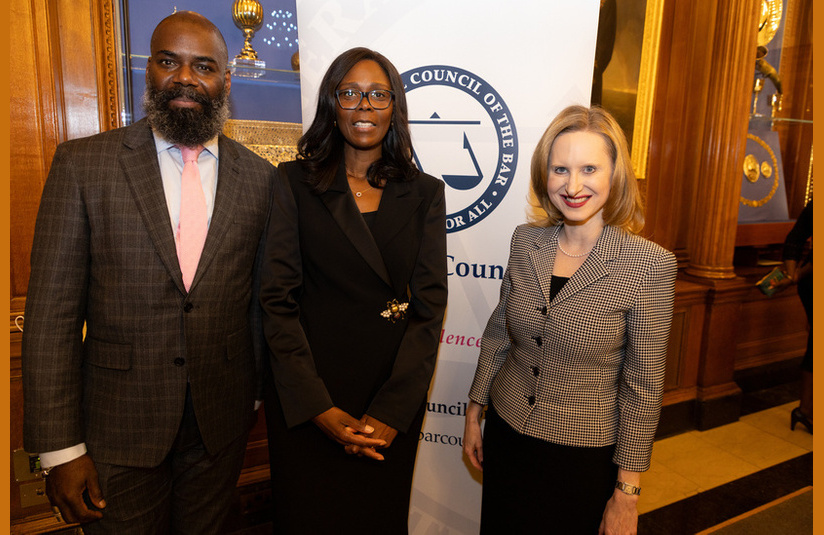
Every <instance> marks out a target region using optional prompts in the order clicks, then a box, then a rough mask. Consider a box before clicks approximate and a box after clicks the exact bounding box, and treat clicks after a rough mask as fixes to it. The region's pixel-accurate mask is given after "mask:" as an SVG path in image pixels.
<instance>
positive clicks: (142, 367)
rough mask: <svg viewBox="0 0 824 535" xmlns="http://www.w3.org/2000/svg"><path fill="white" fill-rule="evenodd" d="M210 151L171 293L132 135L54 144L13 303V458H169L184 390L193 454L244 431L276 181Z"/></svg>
mask: <svg viewBox="0 0 824 535" xmlns="http://www.w3.org/2000/svg"><path fill="white" fill-rule="evenodd" d="M218 150H219V163H218V182H217V191H216V194H215V206H214V211H213V214H212V220H211V224H210V227H209V233H208V236H207V238H206V243H205V245H204V250H203V253H202V255H201V259H200V263H199V265H198V268H197V273H196V274H195V277H194V280H193V282H192V286H191V288H190V291H189V292H188V293H187V292H186V291H185V289H184V286H183V282H182V277H181V273H180V267H179V264H178V260H177V254H176V251H175V242H174V236H173V232H172V227H171V222H170V220H169V213H168V209H167V207H166V198H165V195H164V191H163V185H162V182H161V178H160V169H159V166H158V160H157V153H156V149H155V144H154V139H153V137H152V132H151V129H150V128H149V126H148V124H147V123H146V122H145V121H140V122H138V123H136V124H134V125H132V126H128V127H125V128H119V129H116V130H112V131H109V132H104V133H102V134H98V135H95V136H92V137H88V138H84V139H77V140H73V141H68V142H66V143H63V144H61V145H60V146H59V147H58V148H57V152H56V153H55V156H54V160H53V162H52V166H51V170H50V172H49V177H48V179H47V181H46V184H45V188H44V190H43V196H42V200H41V204H40V210H39V212H38V216H37V223H36V228H35V239H34V245H33V249H32V257H31V279H30V281H29V290H28V295H27V300H26V316H25V317H26V322H25V332H24V333H23V388H24V397H25V403H24V414H25V416H24V443H25V445H26V449H27V450H29V451H36V452H37V451H54V450H58V449H62V448H66V447H69V446H72V445H75V444H78V443H81V442H84V441H85V442H86V445H87V447H88V449H89V453H90V454H91V456H92V457H93V458H94V459H95V460H96V461H99V462H105V463H110V464H118V465H125V466H143V467H150V466H155V465H157V464H159V463H160V462H161V460H162V459H163V458H164V457H165V456H166V454H167V453H168V452H169V451H170V449H171V447H172V443H173V441H174V439H175V435H176V433H177V430H178V426H179V424H180V421H181V417H182V415H183V406H184V401H185V395H186V388H187V384H189V385H190V386H191V392H192V399H193V403H194V409H195V413H196V417H197V421H198V426H199V428H200V432H201V435H202V437H203V442H204V444H205V445H206V448H207V450H208V451H209V452H215V451H217V450H219V449H221V448H222V447H224V446H225V445H227V444H228V443H229V442H231V441H232V440H233V439H235V438H237V437H238V436H240V435H241V433H244V432H246V431H248V429H249V426H250V425H251V423H252V418H253V416H254V412H253V406H254V400H255V397H256V394H257V392H256V389H257V388H258V386H259V385H258V383H257V381H258V377H259V374H257V372H256V369H260V366H261V365H262V362H263V359H262V353H261V352H259V351H256V350H260V349H262V347H263V345H262V343H261V342H262V339H261V340H258V339H257V337H256V336H253V333H254V334H256V335H258V336H261V337H262V334H260V332H261V330H260V328H259V327H257V326H254V325H253V323H254V322H259V321H260V314H259V311H260V308H259V306H258V301H257V297H256V295H255V291H256V290H255V289H254V288H253V280H255V279H256V270H257V266H258V264H257V261H256V257H257V255H258V252H259V249H261V244H262V239H263V235H264V229H265V227H266V224H267V217H268V212H269V206H270V200H271V193H272V186H273V184H274V179H275V176H276V171H275V168H274V167H273V166H272V165H271V164H269V163H268V162H266V161H265V160H263V159H261V158H260V157H258V156H256V155H254V154H253V153H251V152H250V151H248V150H247V149H245V148H244V147H242V146H241V145H239V144H238V143H236V142H234V141H232V140H230V139H228V138H226V137H224V136H220V138H219V140H218ZM253 305H254V306H253ZM84 322H85V324H86V328H87V331H86V336H85V338H84V337H83V335H82V329H83V325H84ZM263 343H265V342H263Z"/></svg>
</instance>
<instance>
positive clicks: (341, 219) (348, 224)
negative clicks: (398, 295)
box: [321, 164, 392, 286]
mask: <svg viewBox="0 0 824 535" xmlns="http://www.w3.org/2000/svg"><path fill="white" fill-rule="evenodd" d="M321 200H322V201H323V204H324V205H326V208H327V209H328V210H329V212H330V213H331V214H332V217H333V218H334V219H335V221H336V222H337V224H338V226H339V227H340V228H341V230H342V231H343V233H344V234H345V235H346V237H347V238H348V239H349V241H350V242H352V245H353V246H354V247H355V249H356V250H357V251H358V253H359V254H360V255H361V256H362V257H363V258H364V260H366V263H367V264H369V266H370V267H371V268H372V269H373V270H374V271H375V273H377V274H378V276H380V278H381V279H382V280H383V281H384V282H386V284H388V285H390V286H391V285H392V280H391V279H390V278H389V271H388V270H387V269H386V265H385V264H384V262H383V256H381V252H380V249H379V248H378V245H377V243H375V239H374V238H373V237H372V232H371V231H370V230H369V227H368V226H367V225H366V221H364V220H363V216H361V215H360V211H359V210H358V205H357V204H355V199H353V198H352V195H351V194H350V193H349V184H348V183H347V181H346V170H345V169H344V167H343V164H341V166H340V168H338V173H337V175H335V181H334V182H333V183H332V185H331V186H330V187H329V189H328V190H326V192H325V193H324V194H323V195H321ZM381 202H383V201H381Z"/></svg>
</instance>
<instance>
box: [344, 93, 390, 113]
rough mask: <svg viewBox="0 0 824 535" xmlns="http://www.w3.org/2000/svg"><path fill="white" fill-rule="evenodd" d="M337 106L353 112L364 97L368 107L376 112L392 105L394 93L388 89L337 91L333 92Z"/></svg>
mask: <svg viewBox="0 0 824 535" xmlns="http://www.w3.org/2000/svg"><path fill="white" fill-rule="evenodd" d="M335 96H336V97H337V99H338V105H340V107H341V108H343V109H344V110H354V109H356V108H357V107H358V106H360V103H361V102H362V101H363V98H364V97H366V99H367V101H368V102H369V105H370V106H372V107H373V108H375V109H376V110H385V109H386V108H388V107H389V105H390V104H392V99H393V98H395V93H394V92H393V91H390V90H388V89H373V90H372V91H358V90H357V89H338V90H337V91H335Z"/></svg>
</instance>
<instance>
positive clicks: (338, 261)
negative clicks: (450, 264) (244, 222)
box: [261, 48, 447, 534]
mask: <svg viewBox="0 0 824 535" xmlns="http://www.w3.org/2000/svg"><path fill="white" fill-rule="evenodd" d="M298 150H299V158H298V160H296V161H292V162H287V163H284V164H282V165H280V167H279V170H278V171H279V175H280V180H279V182H278V184H277V186H276V188H275V189H276V191H275V199H274V203H273V209H272V214H271V220H270V223H269V233H268V241H267V244H266V252H265V259H264V268H263V278H262V282H261V284H262V288H261V301H262V304H263V308H264V311H265V319H264V327H265V333H266V337H267V341H268V344H269V348H270V349H271V353H272V361H271V362H272V366H271V370H272V377H271V378H270V379H269V380H268V382H267V383H268V385H269V388H268V389H267V395H266V398H265V404H266V405H265V406H266V418H267V427H268V432H269V454H270V464H271V479H272V485H273V489H274V494H273V500H272V501H273V503H274V513H275V515H274V526H275V529H276V531H277V532H278V533H301V534H313V533H317V534H326V533H350V532H351V533H360V532H362V531H364V530H365V531H377V532H381V533H406V531H407V516H408V510H409V495H410V490H411V483H412V472H413V468H414V462H415V456H416V453H417V446H418V437H419V432H420V428H421V424H422V421H423V415H424V408H425V402H426V392H427V389H428V388H429V383H430V379H431V377H432V372H433V369H434V366H435V357H436V353H437V348H438V337H439V334H440V329H441V324H442V321H443V316H444V310H445V307H446V299H447V287H446V232H445V228H446V212H445V204H444V186H443V183H442V182H441V181H439V180H437V179H435V178H433V177H431V176H429V175H426V174H423V173H421V172H419V171H418V170H417V168H415V166H414V165H413V163H412V145H411V140H410V135H409V127H408V122H407V108H406V98H405V96H404V91H403V84H402V82H401V78H400V75H399V74H398V72H397V70H396V69H395V67H394V66H393V65H392V64H391V63H390V62H389V61H388V60H387V59H386V58H385V57H384V56H382V55H381V54H378V53H377V52H374V51H371V50H368V49H365V48H355V49H351V50H349V51H347V52H344V53H343V54H341V55H340V56H339V57H338V58H336V59H335V60H334V61H333V62H332V64H331V66H330V67H329V69H328V71H327V72H326V74H325V76H324V78H323V80H322V82H321V86H320V90H319V96H318V105H317V112H316V115H315V119H314V121H313V123H312V125H311V126H310V127H309V129H308V130H307V131H306V133H305V134H304V135H303V137H302V138H301V139H300V141H299V142H298Z"/></svg>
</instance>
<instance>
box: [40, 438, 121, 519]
mask: <svg viewBox="0 0 824 535" xmlns="http://www.w3.org/2000/svg"><path fill="white" fill-rule="evenodd" d="M84 491H88V493H89V498H90V499H91V502H92V504H93V505H94V506H95V507H97V508H99V509H103V508H104V507H106V500H104V499H103V493H102V492H101V491H100V482H99V481H98V479H97V469H96V468H95V466H94V461H92V458H91V457H89V455H88V454H86V455H83V456H81V457H78V458H77V459H74V460H72V461H69V462H67V463H65V464H61V465H58V466H55V467H54V468H52V469H51V471H50V472H49V475H48V476H47V477H46V495H47V496H48V497H49V500H50V501H51V503H52V505H54V506H56V507H57V508H58V509H60V513H61V514H62V515H63V518H64V519H65V520H66V522H67V523H69V524H73V523H75V522H79V523H81V524H83V523H86V522H92V521H94V520H99V519H101V518H103V513H101V512H100V511H94V510H92V509H89V508H88V507H86V502H84V501H83V492H84Z"/></svg>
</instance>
